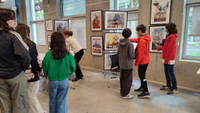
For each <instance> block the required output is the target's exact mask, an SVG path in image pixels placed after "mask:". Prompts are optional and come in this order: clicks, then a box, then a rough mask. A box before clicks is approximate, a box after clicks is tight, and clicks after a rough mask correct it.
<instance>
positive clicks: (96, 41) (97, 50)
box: [91, 36, 103, 56]
mask: <svg viewBox="0 0 200 113" xmlns="http://www.w3.org/2000/svg"><path fill="white" fill-rule="evenodd" d="M91 41H92V55H97V56H102V53H103V43H102V42H103V40H102V37H100V36H92V37H91Z"/></svg>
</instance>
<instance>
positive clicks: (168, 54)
mask: <svg viewBox="0 0 200 113" xmlns="http://www.w3.org/2000/svg"><path fill="white" fill-rule="evenodd" d="M136 31H137V35H138V37H139V38H132V39H129V38H130V36H131V34H132V32H131V30H130V29H128V28H126V29H124V30H123V33H122V35H123V36H124V39H122V40H120V43H119V48H118V59H119V65H120V69H121V74H120V88H121V90H120V92H121V96H122V97H123V98H126V99H131V98H133V95H131V94H129V93H130V89H131V86H132V76H133V75H132V71H133V59H135V66H138V74H139V78H140V81H141V85H140V87H139V88H138V89H135V90H134V91H136V92H141V93H140V94H138V97H139V98H150V97H151V95H150V93H149V90H148V85H147V79H146V70H147V68H148V65H149V63H150V56H149V43H150V41H151V38H150V36H149V35H145V34H144V33H145V32H146V27H145V26H144V25H143V24H141V25H138V26H137V28H136ZM165 31H166V32H167V36H166V39H164V40H163V43H162V45H163V47H160V48H158V51H159V50H163V52H162V61H163V63H164V69H165V76H166V81H167V84H166V85H163V86H162V87H161V88H160V90H168V94H176V93H178V91H177V82H176V76H175V74H174V64H175V57H176V38H177V29H176V25H175V24H174V23H169V24H168V25H166V27H165ZM131 42H133V43H137V47H136V49H135V50H134V48H133V45H132V43H131Z"/></svg>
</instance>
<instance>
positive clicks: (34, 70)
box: [27, 40, 42, 82]
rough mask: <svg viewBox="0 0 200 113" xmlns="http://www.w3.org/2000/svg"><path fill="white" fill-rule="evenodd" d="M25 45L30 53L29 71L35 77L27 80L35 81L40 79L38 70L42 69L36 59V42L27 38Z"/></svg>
mask: <svg viewBox="0 0 200 113" xmlns="http://www.w3.org/2000/svg"><path fill="white" fill-rule="evenodd" d="M27 45H28V47H29V53H30V55H31V71H32V73H33V74H34V75H35V77H34V78H33V79H31V80H29V81H28V82H35V81H38V80H39V79H40V78H39V75H38V72H41V70H42V69H41V67H40V65H39V63H38V59H37V57H38V52H37V49H36V44H35V43H34V42H33V41H31V40H27Z"/></svg>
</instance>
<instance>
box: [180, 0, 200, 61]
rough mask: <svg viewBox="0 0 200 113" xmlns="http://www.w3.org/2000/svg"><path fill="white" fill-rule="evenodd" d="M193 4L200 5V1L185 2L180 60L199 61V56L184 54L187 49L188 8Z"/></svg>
mask: <svg viewBox="0 0 200 113" xmlns="http://www.w3.org/2000/svg"><path fill="white" fill-rule="evenodd" d="M194 6H199V7H200V2H195V3H187V4H186V11H185V22H184V24H185V27H184V30H183V31H184V34H183V41H182V46H181V49H180V50H181V59H180V61H189V62H200V57H193V56H186V51H187V50H186V49H187V38H188V37H187V36H188V27H189V13H190V11H189V10H190V8H191V7H194Z"/></svg>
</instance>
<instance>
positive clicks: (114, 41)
mask: <svg viewBox="0 0 200 113" xmlns="http://www.w3.org/2000/svg"><path fill="white" fill-rule="evenodd" d="M120 39H124V37H123V36H122V33H111V32H108V33H105V34H104V50H106V51H113V50H114V51H117V48H118V44H119V41H120Z"/></svg>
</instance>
